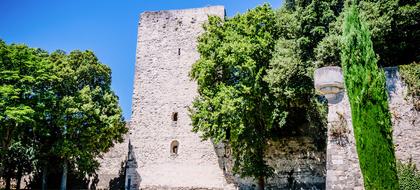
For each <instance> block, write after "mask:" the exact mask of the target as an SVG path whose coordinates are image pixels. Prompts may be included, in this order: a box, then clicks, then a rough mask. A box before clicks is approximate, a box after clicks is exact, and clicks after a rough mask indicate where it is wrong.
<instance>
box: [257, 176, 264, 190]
mask: <svg viewBox="0 0 420 190" xmlns="http://www.w3.org/2000/svg"><path fill="white" fill-rule="evenodd" d="M264 186H265V181H264V176H260V177H259V178H258V188H257V189H258V190H264Z"/></svg>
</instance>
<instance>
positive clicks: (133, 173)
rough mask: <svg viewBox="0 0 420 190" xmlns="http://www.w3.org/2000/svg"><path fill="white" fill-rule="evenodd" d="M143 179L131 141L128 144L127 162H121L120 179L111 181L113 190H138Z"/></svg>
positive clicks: (116, 178)
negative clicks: (138, 169)
mask: <svg viewBox="0 0 420 190" xmlns="http://www.w3.org/2000/svg"><path fill="white" fill-rule="evenodd" d="M140 182H141V177H140V174H139V173H138V172H137V160H136V156H135V154H134V151H133V146H132V145H131V141H129V142H128V155H127V158H126V159H125V161H123V162H121V168H120V170H119V171H118V177H115V178H114V179H111V180H110V181H109V189H111V190H138V189H139V188H140Z"/></svg>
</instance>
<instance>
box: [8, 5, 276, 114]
mask: <svg viewBox="0 0 420 190" xmlns="http://www.w3.org/2000/svg"><path fill="white" fill-rule="evenodd" d="M264 2H268V3H270V4H271V5H272V7H274V8H278V7H279V6H280V5H281V0H225V1H221V0H212V1H210V0H208V1H204V0H112V1H111V0H68V1H62V0H54V1H53V0H50V1H47V0H32V1H30V0H1V1H0V38H1V39H3V40H4V41H6V43H8V44H9V43H24V44H26V45H28V46H30V47H38V48H41V49H44V50H47V51H49V52H51V51H54V50H57V49H61V50H64V51H66V52H70V51H72V50H76V49H79V50H92V51H94V52H95V53H96V55H97V56H98V58H99V59H100V61H101V62H102V63H104V64H107V65H109V66H110V67H111V69H112V88H113V89H114V90H115V92H116V94H117V95H118V96H119V98H120V105H121V106H122V108H123V111H124V117H125V118H126V120H129V119H130V116H131V96H132V92H133V77H134V64H135V51H136V36H137V26H138V19H139V15H140V13H142V12H144V11H155V10H168V9H184V8H196V7H204V6H209V5H224V6H225V9H226V11H227V15H228V16H232V15H235V14H236V13H242V12H245V11H246V10H248V9H250V8H253V7H255V6H257V5H261V4H263V3H264Z"/></svg>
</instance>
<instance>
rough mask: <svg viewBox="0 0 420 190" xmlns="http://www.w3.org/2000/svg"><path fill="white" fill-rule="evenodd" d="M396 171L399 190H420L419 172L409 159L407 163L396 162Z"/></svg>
mask: <svg viewBox="0 0 420 190" xmlns="http://www.w3.org/2000/svg"><path fill="white" fill-rule="evenodd" d="M397 170H398V179H399V182H400V189H401V190H415V189H420V172H419V171H418V170H417V168H416V165H415V164H414V163H413V162H412V160H411V159H410V160H409V161H408V162H407V163H403V162H401V161H398V163H397Z"/></svg>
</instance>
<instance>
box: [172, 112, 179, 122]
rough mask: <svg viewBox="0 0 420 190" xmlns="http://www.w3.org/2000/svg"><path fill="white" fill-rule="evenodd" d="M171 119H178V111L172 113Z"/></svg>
mask: <svg viewBox="0 0 420 190" xmlns="http://www.w3.org/2000/svg"><path fill="white" fill-rule="evenodd" d="M172 121H178V112H173V113H172Z"/></svg>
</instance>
